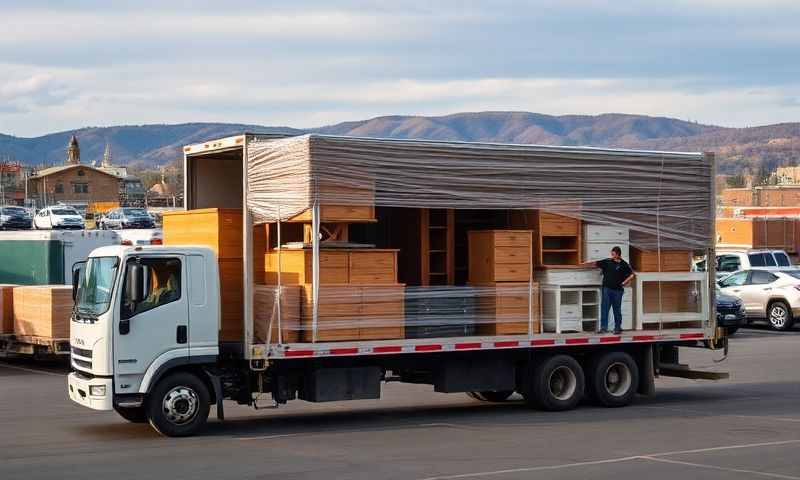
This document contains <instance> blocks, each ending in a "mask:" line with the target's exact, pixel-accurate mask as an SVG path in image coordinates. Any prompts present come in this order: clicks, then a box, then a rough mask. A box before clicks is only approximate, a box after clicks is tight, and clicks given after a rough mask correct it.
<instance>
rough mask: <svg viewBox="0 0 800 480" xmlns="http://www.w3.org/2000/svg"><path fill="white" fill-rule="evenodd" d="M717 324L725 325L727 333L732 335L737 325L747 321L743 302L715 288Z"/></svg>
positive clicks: (737, 327) (737, 328) (740, 325)
mask: <svg viewBox="0 0 800 480" xmlns="http://www.w3.org/2000/svg"><path fill="white" fill-rule="evenodd" d="M716 300H717V301H716V311H717V326H719V327H725V329H726V330H727V331H728V335H733V334H734V333H736V331H737V330H739V327H742V326H744V325H745V324H746V323H747V315H746V314H745V309H744V302H742V300H741V299H739V298H737V297H734V296H733V295H727V294H725V293H722V291H721V290H720V289H719V288H717V294H716Z"/></svg>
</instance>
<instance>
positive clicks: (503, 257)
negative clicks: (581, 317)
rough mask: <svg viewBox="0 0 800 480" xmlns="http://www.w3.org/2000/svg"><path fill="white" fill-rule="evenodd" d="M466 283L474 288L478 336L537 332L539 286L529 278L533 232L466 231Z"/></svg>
mask: <svg viewBox="0 0 800 480" xmlns="http://www.w3.org/2000/svg"><path fill="white" fill-rule="evenodd" d="M467 235H468V242H469V244H468V249H469V283H470V285H471V286H474V287H476V288H477V290H476V291H477V292H478V293H477V294H476V295H477V302H478V306H477V308H478V312H479V322H480V323H479V325H478V332H479V333H480V334H482V335H518V334H525V333H528V327H529V324H531V323H532V325H533V331H531V332H530V333H538V332H539V318H540V314H539V286H538V284H536V283H534V282H532V280H531V274H532V272H531V265H532V261H533V258H532V245H533V232H532V231H530V230H484V231H471V232H468V234H467Z"/></svg>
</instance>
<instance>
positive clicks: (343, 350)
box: [331, 348, 358, 355]
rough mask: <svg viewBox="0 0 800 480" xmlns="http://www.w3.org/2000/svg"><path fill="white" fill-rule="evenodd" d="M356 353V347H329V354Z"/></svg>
mask: <svg viewBox="0 0 800 480" xmlns="http://www.w3.org/2000/svg"><path fill="white" fill-rule="evenodd" d="M354 353H358V348H331V355H352V354H354Z"/></svg>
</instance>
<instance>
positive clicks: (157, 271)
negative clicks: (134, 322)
mask: <svg viewBox="0 0 800 480" xmlns="http://www.w3.org/2000/svg"><path fill="white" fill-rule="evenodd" d="M137 262H138V263H140V264H141V265H143V266H145V267H147V268H146V270H145V271H146V272H147V282H146V290H145V298H144V300H142V301H141V302H139V303H133V302H132V301H130V299H128V298H126V295H123V298H122V309H121V315H120V317H121V318H122V319H128V318H131V317H134V316H136V315H138V314H140V313H143V312H146V311H148V310H152V309H154V308H158V307H160V306H162V305H166V304H168V303H172V302H175V301H177V300H180V298H181V261H180V259H178V258H161V257H160V258H139V259H136V258H132V259H130V260H128V262H127V265H131V264H133V263H137ZM126 268H127V267H126ZM125 278H126V285H123V290H122V291H123V292H127V291H128V288H127V275H126V277H125Z"/></svg>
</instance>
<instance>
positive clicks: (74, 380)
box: [67, 372, 114, 410]
mask: <svg viewBox="0 0 800 480" xmlns="http://www.w3.org/2000/svg"><path fill="white" fill-rule="evenodd" d="M101 386H104V387H105V395H102V396H100V395H91V393H90V389H89V387H101ZM67 391H68V392H69V398H70V399H72V401H73V402H75V403H77V404H79V405H82V406H84V407H87V408H91V409H92V410H113V409H114V401H113V400H114V383H113V381H112V379H110V378H101V377H87V376H85V375H81V374H79V373H76V372H72V373H70V374H69V375H67Z"/></svg>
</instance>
